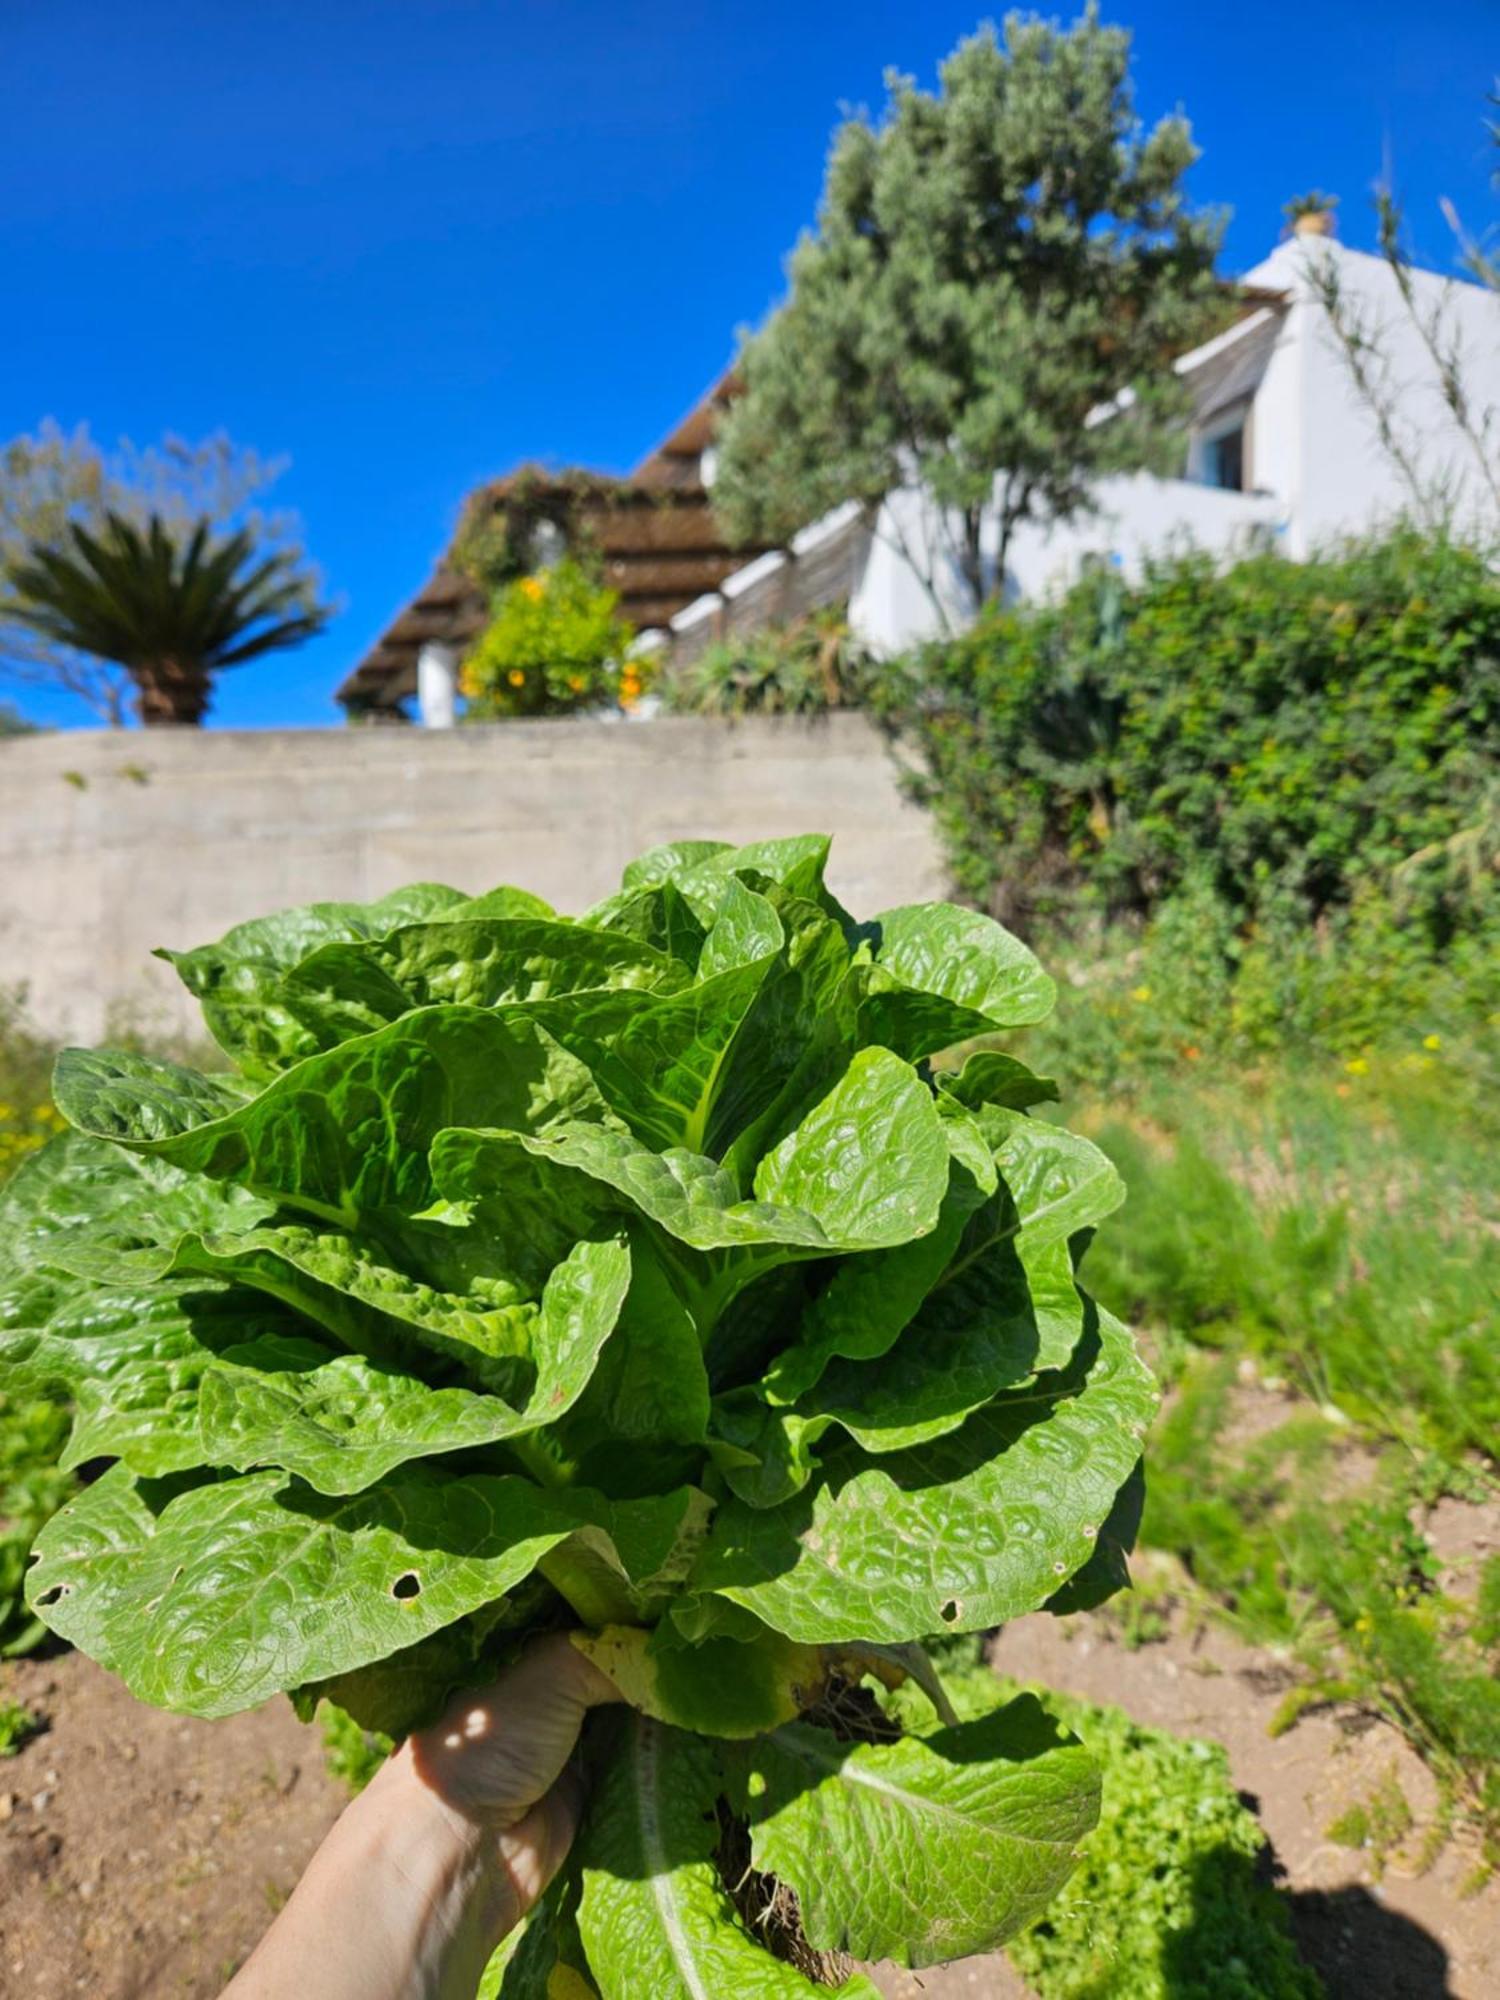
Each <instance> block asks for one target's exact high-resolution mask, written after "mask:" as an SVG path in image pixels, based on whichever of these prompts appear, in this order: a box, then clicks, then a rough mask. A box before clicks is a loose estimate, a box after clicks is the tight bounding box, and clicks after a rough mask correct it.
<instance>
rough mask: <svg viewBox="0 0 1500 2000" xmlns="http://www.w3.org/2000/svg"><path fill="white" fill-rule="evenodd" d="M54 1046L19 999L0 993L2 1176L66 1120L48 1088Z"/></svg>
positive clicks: (8, 1172)
mask: <svg viewBox="0 0 1500 2000" xmlns="http://www.w3.org/2000/svg"><path fill="white" fill-rule="evenodd" d="M51 1070H52V1050H51V1048H50V1047H49V1046H48V1045H47V1043H46V1042H45V1041H43V1039H42V1038H41V1037H40V1036H39V1035H38V1034H36V1033H35V1031H34V1030H33V1029H32V1028H31V1027H30V1026H29V1025H28V1023H27V1022H26V1020H25V1017H24V1016H23V1014H22V1012H21V1007H20V1003H19V1000H18V999H17V998H16V997H15V996H13V995H11V994H8V993H4V992H0V1181H5V1180H8V1179H9V1177H10V1176H11V1175H12V1174H13V1173H14V1172H15V1170H16V1168H17V1167H19V1166H20V1164H21V1162H22V1161H23V1160H25V1159H26V1158H28V1157H29V1155H31V1154H32V1153H34V1152H36V1151H37V1150H38V1149H39V1148H40V1147H42V1146H44V1145H45V1144H46V1143H47V1141H48V1140H49V1139H50V1138H51V1137H52V1134H53V1133H54V1132H56V1131H57V1130H58V1129H59V1127H60V1126H61V1125H62V1122H63V1121H62V1117H61V1115H60V1114H59V1113H58V1111H57V1110H56V1109H55V1108H54V1106H53V1103H52V1098H51V1094H50V1091H49V1088H48V1085H49V1081H50V1076H51Z"/></svg>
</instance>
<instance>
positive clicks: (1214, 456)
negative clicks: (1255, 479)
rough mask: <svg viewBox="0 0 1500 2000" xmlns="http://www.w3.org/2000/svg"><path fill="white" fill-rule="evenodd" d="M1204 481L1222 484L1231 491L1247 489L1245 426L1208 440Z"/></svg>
mask: <svg viewBox="0 0 1500 2000" xmlns="http://www.w3.org/2000/svg"><path fill="white" fill-rule="evenodd" d="M1203 483H1204V485H1205V486H1222V487H1223V488H1224V489H1225V490H1226V491H1227V492H1230V493H1243V492H1244V490H1245V426H1244V425H1243V424H1242V423H1241V424H1236V425H1235V427H1234V429H1233V430H1232V431H1223V432H1221V433H1220V435H1219V436H1218V437H1213V438H1209V439H1207V440H1206V442H1205V444H1204V448H1203Z"/></svg>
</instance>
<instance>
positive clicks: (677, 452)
mask: <svg viewBox="0 0 1500 2000" xmlns="http://www.w3.org/2000/svg"><path fill="white" fill-rule="evenodd" d="M735 386H736V385H735V382H734V378H733V375H732V373H731V374H729V375H725V376H724V377H723V378H722V379H721V380H720V381H718V382H716V383H715V384H714V386H713V388H712V389H710V390H709V392H708V394H707V395H706V396H704V397H703V398H702V399H701V401H699V402H698V403H697V404H695V406H694V407H693V408H692V409H691V410H690V411H689V412H688V414H687V415H686V416H685V417H684V418H683V420H682V422H681V423H680V424H678V425H677V427H676V428H675V430H673V431H672V432H671V434H670V435H669V436H668V437H666V438H664V439H663V440H662V442H661V443H660V444H659V445H657V446H656V447H655V449H654V450H653V451H650V452H648V453H647V454H646V456H645V457H644V458H643V459H642V460H641V462H640V464H639V465H638V466H636V468H635V470H634V471H633V472H630V473H628V474H626V475H625V476H624V477H621V478H615V477H612V476H611V475H609V474H605V473H596V472H588V471H585V470H582V469H580V468H577V467H573V468H565V469H562V470H552V471H549V470H547V469H546V468H543V467H540V466H521V467H518V468H517V470H516V471H514V472H512V473H508V474H507V475H506V476H505V477H504V478H501V479H496V480H492V481H491V482H490V483H489V484H488V485H487V486H483V487H480V488H479V490H478V491H477V493H476V494H475V495H474V496H473V498H472V499H471V501H470V503H469V505H470V506H471V507H480V508H483V507H484V506H485V505H486V504H489V505H491V506H493V507H495V508H496V509H499V508H503V507H504V506H505V504H506V502H507V500H508V499H509V498H511V497H513V496H514V495H515V493H516V492H517V490H518V489H519V488H520V486H521V485H522V484H523V483H524V484H525V485H527V486H528V487H529V489H530V490H531V492H532V493H533V494H535V492H536V491H537V489H538V487H542V488H546V489H551V490H552V491H554V492H555V493H557V494H558V496H559V497H563V496H566V497H569V498H570V499H571V500H572V502H573V505H574V507H575V508H576V513H577V518H578V519H579V520H580V522H581V523H582V524H583V526H584V527H585V528H586V530H587V532H588V535H589V537H590V539H591V540H592V541H593V542H594V544H595V545H596V546H597V548H598V550H599V552H600V555H601V557H602V559H603V566H604V578H605V581H606V582H607V583H608V584H609V585H610V587H611V589H613V590H617V591H618V592H619V594H620V610H621V613H622V615H623V616H624V617H626V618H627V619H628V620H629V621H630V623H631V624H632V625H633V626H634V627H635V628H636V630H637V631H642V632H644V631H650V630H652V629H653V628H654V627H659V626H664V625H666V623H667V622H668V620H669V619H671V618H672V617H674V616H675V615H676V613H677V612H679V611H681V610H682V608H683V606H684V605H687V604H691V603H692V601H693V599H694V598H695V597H701V596H702V595H703V594H704V592H705V591H710V590H717V588H718V587H719V585H720V584H721V583H722V582H723V581H724V579H725V577H727V576H729V575H731V574H732V573H733V572H734V571H735V570H737V569H738V568H740V567H741V565H742V564H743V563H745V562H747V561H749V560H750V559H751V557H752V556H754V555H757V554H759V553H760V550H759V549H758V548H749V549H746V548H737V549H736V548H731V547H730V545H729V543H728V542H727V541H726V540H725V538H724V536H723V534H722V532H721V530H720V529H719V526H718V524H717V522H716V521H715V519H714V515H713V509H712V506H711V505H710V501H709V495H708V492H707V490H706V488H705V487H704V485H703V477H702V458H703V453H704V451H705V450H706V449H707V447H708V445H709V443H710V442H711V440H712V437H713V427H714V421H715V419H716V417H717V415H718V412H719V410H720V409H721V408H722V407H723V406H724V405H725V404H726V403H727V402H729V401H730V399H731V398H732V397H733V395H734V393H735ZM488 611H489V607H488V605H487V604H486V602H485V598H484V594H483V592H482V591H480V590H479V589H478V588H477V587H476V585H475V584H474V583H473V582H472V581H471V580H470V579H469V578H468V577H467V576H464V575H463V574H462V573H461V572H459V571H458V570H457V569H455V568H453V567H452V566H451V550H450V554H449V555H448V556H445V557H444V559H443V561H442V562H441V563H439V565H438V567H437V569H436V570H435V571H434V572H433V574H432V576H431V577H429V578H428V580H427V582H426V583H425V584H424V585H423V587H422V588H421V590H419V591H418V592H417V594H416V596H415V597H414V598H413V599H412V601H411V602H410V604H408V605H407V606H406V608H405V610H404V611H402V612H401V613H400V614H399V615H398V616H397V617H396V618H395V620H394V621H393V622H392V623H391V624H390V625H389V626H387V628H386V630H385V631H384V632H383V633H382V634H381V636H380V638H379V639H377V640H376V642H375V644H374V645H373V646H372V647H371V649H370V651H369V652H368V653H366V655H365V657H364V658H363V659H362V660H361V661H360V662H359V665H358V666H357V667H355V668H354V670H353V671H352V673H350V674H349V675H348V676H347V677H346V678H345V680H344V681H343V683H342V684H341V685H340V687H339V689H338V694H337V699H338V700H339V701H340V702H342V703H344V705H345V706H346V707H350V708H354V709H358V710H361V711H365V712H369V711H374V712H375V713H377V714H379V713H386V714H391V715H396V716H399V714H400V713H401V703H402V702H403V701H406V700H408V699H409V698H410V697H411V696H412V695H413V694H415V692H416V686H417V655H418V653H419V652H420V651H421V649H422V647H423V646H424V645H425V644H427V643H428V641H430V640H438V641H441V642H443V643H445V644H447V645H450V646H457V647H460V648H462V647H464V646H467V645H468V644H469V643H470V642H471V641H472V640H474V639H476V638H477V637H478V636H479V633H480V632H481V631H482V630H483V628H484V624H485V620H486V618H487V616H488Z"/></svg>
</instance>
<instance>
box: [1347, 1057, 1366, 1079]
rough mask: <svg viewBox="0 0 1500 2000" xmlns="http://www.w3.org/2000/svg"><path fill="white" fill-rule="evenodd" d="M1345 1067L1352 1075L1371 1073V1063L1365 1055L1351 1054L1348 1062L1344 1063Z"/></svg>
mask: <svg viewBox="0 0 1500 2000" xmlns="http://www.w3.org/2000/svg"><path fill="white" fill-rule="evenodd" d="M1344 1068H1345V1069H1346V1070H1347V1071H1348V1072H1349V1074H1350V1076H1368V1075H1369V1074H1370V1065H1369V1062H1368V1061H1367V1060H1366V1058H1365V1057H1364V1056H1350V1058H1349V1060H1348V1062H1346V1063H1345V1064H1344Z"/></svg>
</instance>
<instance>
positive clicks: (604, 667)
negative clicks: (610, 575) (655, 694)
mask: <svg viewBox="0 0 1500 2000" xmlns="http://www.w3.org/2000/svg"><path fill="white" fill-rule="evenodd" d="M492 607H493V608H492V615H491V618H490V622H489V624H488V625H487V626H486V627H485V629H484V631H483V632H482V633H481V634H480V636H479V639H478V641H477V642H476V644H475V646H474V650H473V651H472V652H471V653H470V655H469V657H468V659H467V660H466V661H465V662H464V666H463V671H462V674H461V677H460V681H459V686H460V689H461V691H462V692H463V694H464V696H465V698H466V700H467V701H468V704H469V711H468V712H469V717H470V719H471V720H474V721H478V722H493V721H497V720H503V719H506V718H508V717H511V716H517V715H567V714H570V713H573V712H575V711H577V710H579V709H589V708H602V707H611V706H615V707H620V708H624V709H629V708H631V707H633V706H634V704H635V703H636V702H638V701H639V700H640V698H641V696H642V695H643V694H644V693H645V692H646V689H647V687H648V686H649V684H650V677H651V673H652V671H653V668H652V663H651V662H650V661H648V660H643V659H631V658H630V657H628V655H629V649H630V645H631V642H632V640H633V639H634V637H635V635H634V633H633V632H632V630H631V628H630V626H629V625H628V624H627V623H626V622H625V620H624V619H623V618H621V616H620V615H619V598H618V597H617V596H616V594H615V592H614V591H612V590H608V589H606V588H605V587H604V585H602V584H601V583H599V582H598V581H597V579H596V578H595V577H594V576H593V575H592V574H591V573H590V571H589V570H588V569H587V568H586V567H585V566H584V565H583V564H582V563H580V562H577V561H576V560H574V559H573V558H572V557H567V558H565V559H564V560H563V561H562V562H560V563H558V564H557V565H556V566H555V567H554V568H552V569H546V570H539V571H538V572H537V573H536V574H535V575H533V576H523V577H519V578H517V579H516V581H515V582H513V583H508V584H505V585H503V586H502V588H501V589H499V590H497V591H496V593H495V595H494V598H493V600H492Z"/></svg>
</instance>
